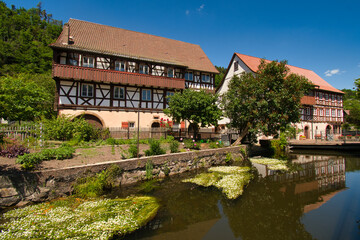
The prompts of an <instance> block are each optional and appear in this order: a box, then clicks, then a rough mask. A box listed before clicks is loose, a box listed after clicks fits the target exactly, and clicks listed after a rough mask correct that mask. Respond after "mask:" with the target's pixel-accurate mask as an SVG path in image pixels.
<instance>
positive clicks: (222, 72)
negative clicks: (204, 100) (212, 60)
mask: <svg viewBox="0 0 360 240" xmlns="http://www.w3.org/2000/svg"><path fill="white" fill-rule="evenodd" d="M215 67H216V69H217V70H218V71H219V74H217V75H216V76H215V88H217V87H218V86H219V85H220V83H221V81H222V79H223V78H224V75H225V74H226V70H227V69H226V68H224V67H219V66H215Z"/></svg>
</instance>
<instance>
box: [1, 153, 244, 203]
mask: <svg viewBox="0 0 360 240" xmlns="http://www.w3.org/2000/svg"><path fill="white" fill-rule="evenodd" d="M245 148H246V147H245V146H237V147H227V148H219V149H207V150H199V151H188V152H180V153H173V154H164V155H158V156H150V157H142V158H133V159H118V160H112V161H103V162H96V163H91V164H90V163H87V164H78V165H75V166H69V167H62V168H53V169H41V170H37V171H31V172H27V171H22V170H21V169H18V168H12V169H7V170H6V171H2V174H1V176H0V206H1V207H7V206H12V205H15V204H20V205H23V204H26V203H27V202H29V201H31V202H41V201H46V200H50V199H53V198H56V197H60V196H66V195H69V194H70V193H71V191H72V184H73V183H74V181H75V180H76V179H77V178H79V177H84V176H87V175H94V174H96V173H99V172H101V171H102V170H104V169H107V168H108V167H110V166H112V165H117V166H119V167H120V168H121V169H122V171H123V173H122V174H121V176H119V177H118V178H117V183H118V184H119V185H126V184H132V183H135V182H137V181H141V180H144V179H145V178H146V165H147V164H151V166H152V171H151V173H152V174H153V175H154V176H157V177H165V176H166V175H167V174H168V175H173V174H179V173H183V172H186V171H190V170H193V169H197V168H203V167H206V168H207V167H211V166H215V165H222V164H226V163H227V162H229V161H234V160H242V159H243V154H242V152H243V151H244V150H241V149H245ZM53 161H56V160H53ZM63 161H66V160H63ZM45 163H46V162H45Z"/></svg>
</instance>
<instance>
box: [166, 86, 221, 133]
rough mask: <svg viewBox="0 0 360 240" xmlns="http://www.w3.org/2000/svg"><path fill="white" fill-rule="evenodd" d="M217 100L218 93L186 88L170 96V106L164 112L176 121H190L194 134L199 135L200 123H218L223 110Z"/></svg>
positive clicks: (202, 125)
mask: <svg viewBox="0 0 360 240" xmlns="http://www.w3.org/2000/svg"><path fill="white" fill-rule="evenodd" d="M217 100H218V96H217V95H216V94H212V93H207V92H205V91H204V90H200V91H195V90H192V89H185V90H184V91H183V92H178V93H175V94H174V95H173V96H171V97H170V98H169V108H167V109H164V112H165V114H166V115H168V116H169V117H171V118H172V119H173V120H174V121H176V122H181V121H189V122H190V123H191V124H192V125H193V126H194V135H195V136H197V131H198V128H199V125H200V126H201V127H206V126H210V125H217V121H218V120H219V119H220V118H221V115H222V111H221V110H220V108H219V107H218V104H217Z"/></svg>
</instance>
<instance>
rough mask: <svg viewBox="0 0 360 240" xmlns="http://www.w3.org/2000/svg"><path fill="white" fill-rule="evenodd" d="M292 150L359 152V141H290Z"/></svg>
mask: <svg viewBox="0 0 360 240" xmlns="http://www.w3.org/2000/svg"><path fill="white" fill-rule="evenodd" d="M289 145H290V148H291V149H314V150H320V149H322V150H341V151H343V150H349V151H352V150H353V151H359V149H360V142H359V141H349V140H346V141H320V140H312V139H306V140H290V141H289Z"/></svg>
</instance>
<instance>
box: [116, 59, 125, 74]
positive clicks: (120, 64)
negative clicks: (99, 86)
mask: <svg viewBox="0 0 360 240" xmlns="http://www.w3.org/2000/svg"><path fill="white" fill-rule="evenodd" d="M115 70H116V71H122V72H125V62H119V61H115Z"/></svg>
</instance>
